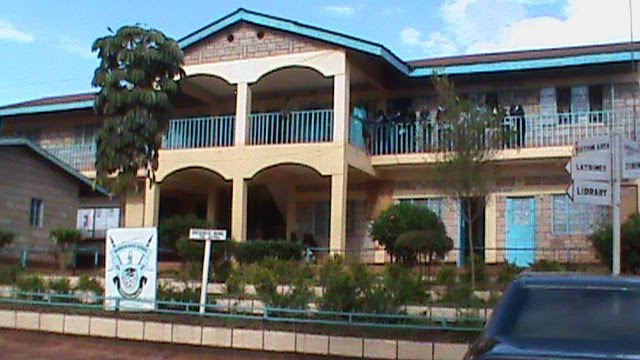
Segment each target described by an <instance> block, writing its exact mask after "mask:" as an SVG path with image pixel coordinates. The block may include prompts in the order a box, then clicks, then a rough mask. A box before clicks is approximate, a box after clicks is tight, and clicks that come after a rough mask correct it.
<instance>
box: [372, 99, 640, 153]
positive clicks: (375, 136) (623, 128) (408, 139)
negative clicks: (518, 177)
mask: <svg viewBox="0 0 640 360" xmlns="http://www.w3.org/2000/svg"><path fill="white" fill-rule="evenodd" d="M501 126H502V130H503V131H505V132H506V133H508V134H509V136H508V137H507V139H506V140H505V141H504V143H503V145H502V146H503V148H505V149H515V148H544V147H554V146H573V145H574V144H575V143H576V141H578V140H581V139H584V138H588V137H594V136H601V135H608V134H610V133H612V131H613V130H617V131H618V132H619V133H620V134H622V135H623V136H625V137H628V138H630V139H636V138H637V137H636V134H637V129H636V127H637V121H636V120H635V117H634V114H633V111H632V110H630V109H625V110H621V111H615V112H614V111H593V112H581V113H566V114H553V115H540V114H532V115H526V116H524V117H518V116H508V117H505V118H504V119H503V121H502V125H501ZM446 131H447V129H446V128H445V127H443V126H442V125H438V124H437V123H435V122H433V121H417V122H395V123H385V124H373V125H369V126H367V131H366V134H367V136H366V137H367V138H366V140H365V142H366V149H367V151H368V152H369V154H371V155H396V154H417V153H429V152H435V151H436V150H437V149H442V148H446V147H444V146H442V141H446V139H448V138H449V137H448V136H446V135H445V132H446Z"/></svg>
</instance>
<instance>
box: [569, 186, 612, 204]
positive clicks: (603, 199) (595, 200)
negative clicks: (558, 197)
mask: <svg viewBox="0 0 640 360" xmlns="http://www.w3.org/2000/svg"><path fill="white" fill-rule="evenodd" d="M567 195H569V197H570V198H571V200H573V201H574V202H576V203H581V204H591V205H611V185H610V184H609V183H608V182H599V181H584V180H577V181H574V182H573V184H571V186H569V188H568V189H567Z"/></svg>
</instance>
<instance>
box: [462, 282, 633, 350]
mask: <svg viewBox="0 0 640 360" xmlns="http://www.w3.org/2000/svg"><path fill="white" fill-rule="evenodd" d="M465 359H467V360H472V359H473V360H490V359H522V360H524V359H640V278H637V277H612V276H596V275H573V274H525V275H522V276H520V277H519V278H518V279H517V280H515V281H514V282H513V283H512V284H511V286H510V287H509V289H508V290H507V291H506V293H505V295H504V297H503V299H502V300H501V302H500V304H499V305H498V306H497V308H496V309H495V311H494V314H493V316H492V318H491V320H490V321H489V322H488V323H487V325H486V327H485V329H484V331H483V332H482V334H481V336H480V338H479V339H478V340H477V341H476V342H475V343H474V344H473V345H472V346H471V348H470V349H469V351H468V353H467V354H466V355H465Z"/></svg>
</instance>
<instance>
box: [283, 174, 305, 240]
mask: <svg viewBox="0 0 640 360" xmlns="http://www.w3.org/2000/svg"><path fill="white" fill-rule="evenodd" d="M295 231H296V188H295V186H292V187H291V188H290V189H289V191H288V193H287V233H286V234H285V236H286V237H287V239H288V238H289V236H291V233H293V232H295ZM296 235H297V236H298V239H299V240H301V239H302V234H296Z"/></svg>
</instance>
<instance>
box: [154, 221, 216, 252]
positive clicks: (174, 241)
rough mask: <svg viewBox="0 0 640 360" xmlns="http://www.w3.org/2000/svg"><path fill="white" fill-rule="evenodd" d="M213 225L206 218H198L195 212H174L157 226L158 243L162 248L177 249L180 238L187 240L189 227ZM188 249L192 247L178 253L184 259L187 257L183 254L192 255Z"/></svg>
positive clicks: (206, 227) (211, 226) (210, 226)
mask: <svg viewBox="0 0 640 360" xmlns="http://www.w3.org/2000/svg"><path fill="white" fill-rule="evenodd" d="M213 227H214V224H212V223H210V222H208V221H207V220H204V219H200V218H198V217H197V216H196V215H195V214H176V215H173V216H171V217H168V218H166V219H162V220H161V221H160V226H159V227H158V232H159V234H160V238H159V245H160V247H162V248H166V249H171V250H179V249H178V240H180V239H181V238H186V239H187V240H188V239H189V230H190V229H192V228H205V229H208V228H213ZM200 246H202V245H200ZM183 250H185V249H183ZM190 250H192V249H187V251H186V252H185V253H182V254H180V253H179V255H180V256H181V257H182V258H183V259H184V260H185V261H186V260H187V259H186V258H185V257H183V256H186V257H189V256H190V255H193V253H192V252H191V251H190ZM200 253H202V252H200ZM200 261H201V262H202V256H200Z"/></svg>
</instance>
